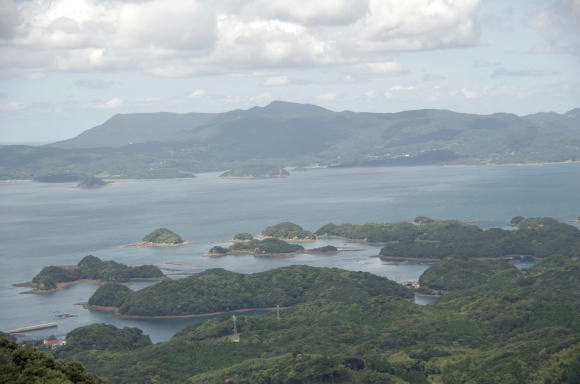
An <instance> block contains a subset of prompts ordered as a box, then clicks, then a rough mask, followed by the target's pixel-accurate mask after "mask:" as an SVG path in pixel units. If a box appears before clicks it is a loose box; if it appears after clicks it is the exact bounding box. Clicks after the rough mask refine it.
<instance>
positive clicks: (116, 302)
mask: <svg viewBox="0 0 580 384" xmlns="http://www.w3.org/2000/svg"><path fill="white" fill-rule="evenodd" d="M132 292H133V291H131V289H130V288H128V287H126V286H125V285H122V284H111V283H108V284H105V285H102V286H100V287H99V289H97V290H96V291H95V292H94V293H93V295H92V296H91V298H90V299H89V305H98V306H102V307H120V306H121V305H122V304H123V302H125V300H126V299H127V297H129V295H131V293H132Z"/></svg>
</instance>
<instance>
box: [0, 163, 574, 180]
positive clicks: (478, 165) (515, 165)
mask: <svg viewBox="0 0 580 384" xmlns="http://www.w3.org/2000/svg"><path fill="white" fill-rule="evenodd" d="M566 164H580V160H567V161H544V162H531V163H489V164H429V165H420V166H419V165H417V166H415V167H431V166H432V167H474V168H489V167H538V166H544V165H566ZM389 167H390V166H384V168H389ZM411 167H414V166H411ZM328 168H329V167H328V166H320V167H312V168H309V169H328ZM343 168H345V169H346V168H377V167H364V166H358V167H343ZM200 173H206V172H200ZM284 177H288V176H274V177H253V176H250V177H248V176H226V177H221V176H218V178H220V179H277V178H284ZM192 179H195V175H194V176H192V177H168V178H162V179H159V178H157V179H129V178H126V179H108V178H105V179H103V180H105V181H107V182H108V183H110V184H117V183H135V182H146V181H182V180H192ZM32 182H35V183H41V182H40V181H35V180H32V179H6V180H0V183H32ZM47 184H63V183H47Z"/></svg>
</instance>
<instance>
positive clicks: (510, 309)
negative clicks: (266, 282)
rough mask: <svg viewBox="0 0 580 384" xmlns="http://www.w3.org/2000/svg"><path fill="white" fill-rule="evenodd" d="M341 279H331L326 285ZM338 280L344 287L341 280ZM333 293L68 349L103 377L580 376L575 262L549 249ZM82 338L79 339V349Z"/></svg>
mask: <svg viewBox="0 0 580 384" xmlns="http://www.w3.org/2000/svg"><path fill="white" fill-rule="evenodd" d="M341 286H342V283H341V282H337V284H336V285H335V287H337V288H339V287H341ZM346 291H347V292H350V289H346ZM339 296H340V295H337V296H334V297H325V299H327V300H324V299H323V300H316V301H310V302H307V303H302V304H298V305H295V306H292V307H290V308H289V309H287V310H285V311H282V312H281V313H280V320H277V318H276V314H274V313H271V314H266V315H262V316H260V317H257V318H251V317H243V316H241V317H239V318H238V330H239V333H240V342H239V343H232V342H231V339H230V336H231V334H232V321H231V319H230V318H229V317H221V318H215V319H211V320H208V321H205V322H203V323H197V324H193V325H190V326H188V327H187V328H185V329H184V330H182V331H181V332H179V333H178V334H176V335H175V336H174V337H173V338H172V339H171V340H170V341H168V342H165V343H158V344H155V345H149V346H145V347H141V348H138V349H135V350H132V351H128V352H122V353H119V352H117V353H112V352H110V351H102V350H95V349H91V347H90V346H87V347H86V348H85V349H84V350H79V351H78V352H76V353H75V354H74V355H71V356H69V357H70V358H75V359H79V360H81V361H82V362H83V364H85V365H86V366H87V367H89V369H90V370H92V371H94V372H96V373H99V374H102V375H104V376H107V377H108V378H109V379H110V380H111V382H112V383H128V384H131V383H148V382H151V383H154V382H163V383H182V382H185V381H187V380H188V378H190V380H189V381H190V382H191V383H200V384H201V383H203V384H209V383H212V384H213V383H216V384H217V383H224V382H232V383H239V384H240V383H274V382H275V383H287V384H290V383H292V384H306V383H308V384H311V383H328V382H335V383H377V384H378V383H398V384H411V383H412V384H428V383H441V384H459V383H461V384H464V383H466V384H496V383H501V384H536V383H539V384H544V383H545V384H564V383H568V384H569V383H576V382H578V380H579V379H580V358H579V356H580V262H579V261H577V260H576V261H575V260H570V259H569V258H566V257H560V256H556V257H550V258H548V259H546V260H543V261H542V262H540V263H538V264H537V265H536V266H534V267H532V268H531V269H529V270H527V271H518V270H516V269H509V270H506V271H501V272H499V273H497V274H496V275H494V277H493V278H491V279H490V280H488V281H487V282H485V283H483V284H481V285H478V286H474V287H472V288H469V289H464V290H458V291H456V292H452V293H449V294H447V295H445V296H443V297H442V298H441V299H440V300H439V301H438V302H436V303H435V304H432V305H429V306H418V305H415V304H413V303H410V302H408V301H405V300H401V299H399V298H395V297H385V296H376V297H367V298H364V299H363V298H360V299H359V300H351V301H350V302H344V301H337V300H336V298H337V297H339ZM82 348H83V346H82V345H81V346H80V349H82Z"/></svg>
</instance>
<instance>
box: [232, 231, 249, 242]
mask: <svg viewBox="0 0 580 384" xmlns="http://www.w3.org/2000/svg"><path fill="white" fill-rule="evenodd" d="M253 239H254V236H252V234H251V233H248V232H242V233H238V234H236V235H235V236H234V240H237V241H249V240H253Z"/></svg>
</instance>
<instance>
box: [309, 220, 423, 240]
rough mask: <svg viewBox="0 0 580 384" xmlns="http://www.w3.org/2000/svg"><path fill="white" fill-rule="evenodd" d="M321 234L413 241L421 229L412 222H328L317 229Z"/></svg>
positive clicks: (360, 238)
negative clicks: (338, 223)
mask: <svg viewBox="0 0 580 384" xmlns="http://www.w3.org/2000/svg"><path fill="white" fill-rule="evenodd" d="M316 234H317V235H319V236H339V237H346V238H349V239H355V240H365V241H368V242H371V243H375V242H378V243H382V242H390V241H413V240H415V239H416V238H417V237H418V236H419V235H420V234H421V230H420V229H419V227H418V226H417V225H415V224H411V223H384V224H373V223H369V224H363V225H356V224H341V225H335V224H326V225H324V226H322V227H321V228H319V229H318V230H317V231H316Z"/></svg>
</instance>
